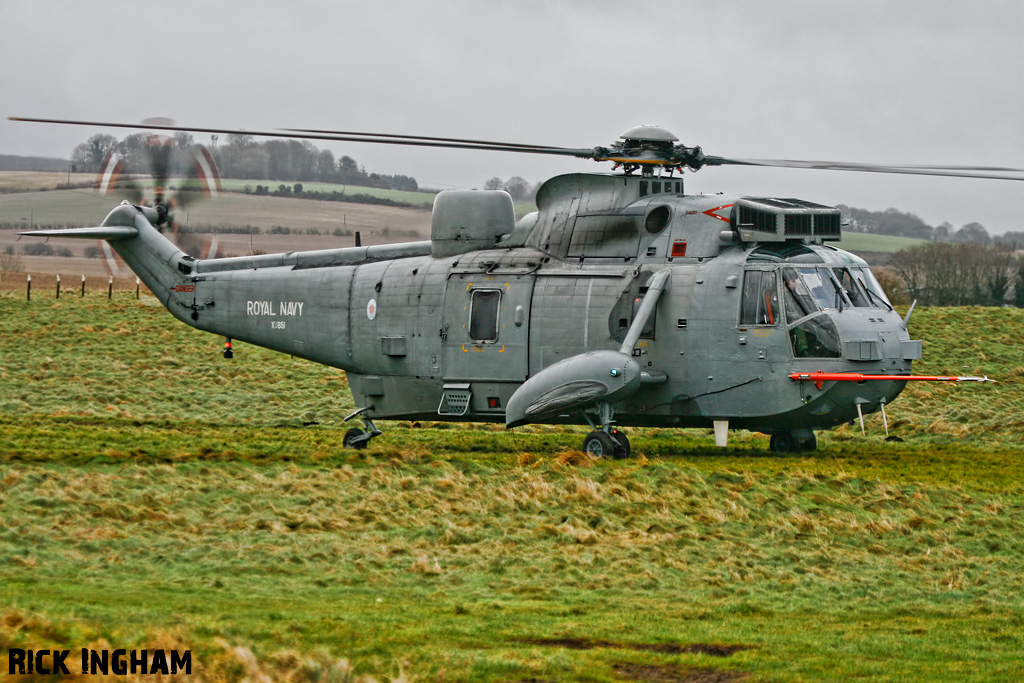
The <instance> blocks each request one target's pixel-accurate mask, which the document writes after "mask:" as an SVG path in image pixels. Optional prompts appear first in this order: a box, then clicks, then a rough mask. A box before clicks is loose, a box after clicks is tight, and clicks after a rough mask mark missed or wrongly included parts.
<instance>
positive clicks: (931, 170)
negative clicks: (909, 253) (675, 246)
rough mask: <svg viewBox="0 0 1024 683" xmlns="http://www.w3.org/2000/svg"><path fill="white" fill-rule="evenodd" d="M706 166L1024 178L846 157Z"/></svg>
mask: <svg viewBox="0 0 1024 683" xmlns="http://www.w3.org/2000/svg"><path fill="white" fill-rule="evenodd" d="M707 165H708V166H765V167H772V168H807V169H814V170H820V171H861V172H864V173H902V174H907V175H931V176H948V177H953V178H984V179H988V180H1024V168H1008V167H1003V166H931V165H924V166H922V165H913V164H904V165H899V164H861V163H856V162H845V161H798V160H795V159H729V158H726V157H710V156H709V157H707Z"/></svg>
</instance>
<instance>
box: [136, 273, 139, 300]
mask: <svg viewBox="0 0 1024 683" xmlns="http://www.w3.org/2000/svg"><path fill="white" fill-rule="evenodd" d="M135 300H136V301H138V300H139V276H138V275H136V276H135Z"/></svg>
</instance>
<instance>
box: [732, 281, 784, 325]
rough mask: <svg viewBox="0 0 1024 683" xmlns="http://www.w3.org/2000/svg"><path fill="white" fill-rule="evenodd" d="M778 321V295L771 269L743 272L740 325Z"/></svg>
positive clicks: (769, 323)
mask: <svg viewBox="0 0 1024 683" xmlns="http://www.w3.org/2000/svg"><path fill="white" fill-rule="evenodd" d="M778 322H779V295H778V287H777V286H776V283H775V271H773V270H748V271H746V272H745V273H743V302H742V306H741V308H740V325H775V324H777V323H778Z"/></svg>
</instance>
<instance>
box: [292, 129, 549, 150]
mask: <svg viewBox="0 0 1024 683" xmlns="http://www.w3.org/2000/svg"><path fill="white" fill-rule="evenodd" d="M281 130H286V131H289V132H296V133H320V134H322V135H358V136H360V137H366V138H371V140H370V141H371V142H373V140H372V138H393V139H396V140H430V141H433V142H465V143H468V144H471V145H494V146H496V147H519V148H522V149H560V148H558V147H551V146H550V145H528V144H526V143H521V142H494V141H492V140H467V139H465V138H437V137H430V136H427V135H399V134H397V133H359V132H357V131H352V130H318V129H315V128H282V129H281Z"/></svg>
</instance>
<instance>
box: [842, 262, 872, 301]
mask: <svg viewBox="0 0 1024 683" xmlns="http://www.w3.org/2000/svg"><path fill="white" fill-rule="evenodd" d="M858 270H859V269H858ZM835 273H836V277H838V278H839V286H840V287H842V288H843V292H844V293H845V294H846V298H847V299H849V301H850V303H852V304H853V305H854V306H856V307H858V308H870V307H871V305H872V304H871V298H870V296H869V295H868V290H867V287H866V286H865V285H864V281H863V277H861V278H857V277H855V276H854V274H853V272H852V271H851V269H849V268H836V270H835ZM857 275H860V272H858V273H857Z"/></svg>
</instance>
